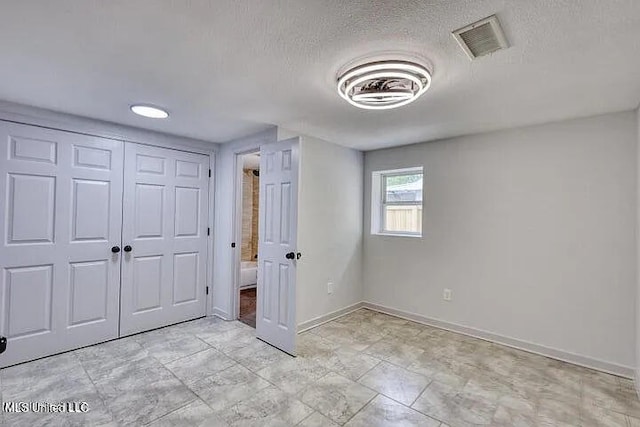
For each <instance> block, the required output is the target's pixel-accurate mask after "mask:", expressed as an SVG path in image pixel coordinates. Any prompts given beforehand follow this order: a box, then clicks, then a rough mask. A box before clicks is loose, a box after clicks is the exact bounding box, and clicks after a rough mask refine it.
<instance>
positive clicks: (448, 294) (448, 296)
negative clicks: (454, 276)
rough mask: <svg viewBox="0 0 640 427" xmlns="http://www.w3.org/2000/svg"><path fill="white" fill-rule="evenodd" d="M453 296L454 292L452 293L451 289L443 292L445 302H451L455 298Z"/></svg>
mask: <svg viewBox="0 0 640 427" xmlns="http://www.w3.org/2000/svg"><path fill="white" fill-rule="evenodd" d="M452 294H453V292H451V289H445V290H444V291H443V292H442V299H443V300H445V301H451V299H452V298H453V296H452Z"/></svg>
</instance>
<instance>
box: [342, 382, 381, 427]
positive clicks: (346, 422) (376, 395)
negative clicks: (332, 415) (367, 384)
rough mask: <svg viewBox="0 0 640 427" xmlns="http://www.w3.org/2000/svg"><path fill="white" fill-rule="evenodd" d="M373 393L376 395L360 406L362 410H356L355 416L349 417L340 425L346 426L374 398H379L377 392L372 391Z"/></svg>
mask: <svg viewBox="0 0 640 427" xmlns="http://www.w3.org/2000/svg"><path fill="white" fill-rule="evenodd" d="M373 391H374V392H375V393H376V394H375V396H373V397H372V398H371V399H369V400H368V401H367V403H365V404H364V405H363V406H362V408H360V409H358V410H357V411H356V413H355V414H353V415H352V416H351V417H350V418H349V419H348V420H347V421H345V422H344V423H342V424H341V425H343V426H344V425H346V424H348V423H349V421H351V420H352V419H354V418H355V416H356V415H358V414H359V413H360V412H362V410H363V409H364V408H366V407H367V405H369V403H371V402H373V400H374V399H375V398H376V397H378V396H380V393H378V392H377V391H375V390H373Z"/></svg>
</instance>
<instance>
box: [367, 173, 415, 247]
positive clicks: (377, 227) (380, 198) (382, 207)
mask: <svg viewBox="0 0 640 427" xmlns="http://www.w3.org/2000/svg"><path fill="white" fill-rule="evenodd" d="M416 174H421V175H422V200H420V201H397V202H389V201H387V179H388V178H390V177H396V176H405V175H416ZM371 203H372V209H371V213H372V218H371V220H372V221H371V234H376V235H381V236H397V237H422V231H395V230H387V229H386V228H385V226H386V215H387V209H386V208H387V207H388V206H421V207H422V211H423V212H424V167H423V166H415V167H409V168H402V169H393V170H381V171H374V172H372V198H371ZM420 216H421V221H422V219H423V218H422V214H421V215H420ZM421 229H422V227H421Z"/></svg>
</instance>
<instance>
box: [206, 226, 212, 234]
mask: <svg viewBox="0 0 640 427" xmlns="http://www.w3.org/2000/svg"><path fill="white" fill-rule="evenodd" d="M207 236H211V227H207Z"/></svg>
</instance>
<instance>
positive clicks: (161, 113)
mask: <svg viewBox="0 0 640 427" xmlns="http://www.w3.org/2000/svg"><path fill="white" fill-rule="evenodd" d="M131 111H133V112H134V113H136V114H137V115H139V116H143V117H148V118H150V119H166V118H167V117H169V113H167V112H166V111H165V110H163V109H161V108H158V107H154V106H152V105H144V104H134V105H132V106H131Z"/></svg>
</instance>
